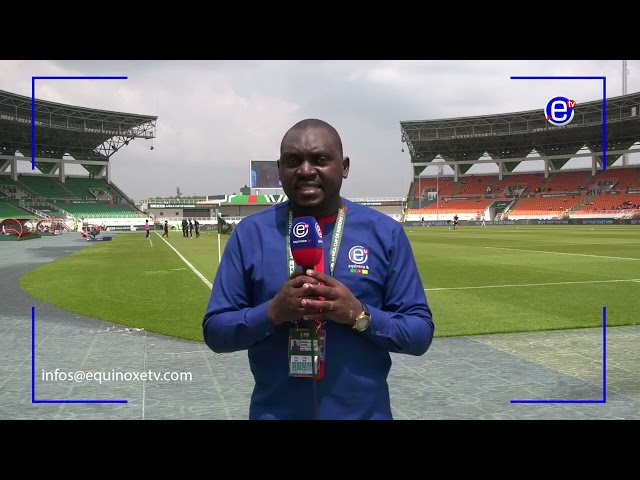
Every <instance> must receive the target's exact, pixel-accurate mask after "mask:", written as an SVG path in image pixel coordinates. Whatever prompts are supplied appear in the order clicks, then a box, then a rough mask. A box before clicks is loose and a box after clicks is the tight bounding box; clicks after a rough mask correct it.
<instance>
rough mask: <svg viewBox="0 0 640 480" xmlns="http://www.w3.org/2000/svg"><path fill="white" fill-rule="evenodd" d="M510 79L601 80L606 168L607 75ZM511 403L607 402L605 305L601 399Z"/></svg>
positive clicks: (603, 143) (604, 168)
mask: <svg viewBox="0 0 640 480" xmlns="http://www.w3.org/2000/svg"><path fill="white" fill-rule="evenodd" d="M511 80H601V81H602V169H603V170H606V169H607V77H575V76H568V77H511ZM511 403H607V307H602V399H601V400H511Z"/></svg>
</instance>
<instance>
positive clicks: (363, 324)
mask: <svg viewBox="0 0 640 480" xmlns="http://www.w3.org/2000/svg"><path fill="white" fill-rule="evenodd" d="M370 321H371V317H370V316H369V315H366V316H364V315H363V316H362V317H360V318H358V320H357V321H356V330H360V331H363V330H366V329H367V327H368V326H369V322H370Z"/></svg>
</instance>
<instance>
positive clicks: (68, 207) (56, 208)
mask: <svg viewBox="0 0 640 480" xmlns="http://www.w3.org/2000/svg"><path fill="white" fill-rule="evenodd" d="M35 103H36V108H35V109H32V99H31V97H25V96H22V95H17V94H14V93H10V92H4V91H0V160H1V161H2V163H3V168H2V171H1V172H0V218H3V217H4V218H9V217H13V216H21V217H27V218H32V217H35V219H36V220H37V221H38V225H41V224H52V221H51V220H52V219H55V222H53V223H55V225H56V226H58V225H60V226H61V227H63V228H64V229H67V230H71V229H72V228H74V226H75V225H77V224H78V223H79V222H81V223H87V222H91V223H95V224H99V225H104V226H106V228H107V229H123V230H125V229H126V230H129V229H131V228H132V227H137V228H142V227H143V225H144V221H145V219H148V218H149V216H148V215H147V214H145V213H144V212H142V211H141V210H139V209H138V208H137V206H136V205H135V203H134V201H133V200H131V199H130V198H129V197H128V196H127V195H126V194H124V192H122V191H121V190H120V189H119V188H118V187H117V186H116V185H114V184H113V183H112V182H111V177H110V165H111V162H112V156H113V155H114V154H115V153H116V152H118V151H119V150H120V149H122V148H124V147H125V146H126V145H128V144H129V142H130V141H133V140H136V139H145V140H148V139H153V138H155V123H156V120H157V117H156V116H149V115H139V114H130V113H121V112H112V111H105V110H96V109H91V108H87V107H81V106H74V105H62V104H58V103H54V102H49V101H45V100H41V99H36V101H35ZM33 111H35V123H36V126H37V131H38V142H37V143H36V145H35V148H34V147H33V145H32V144H31V141H30V140H31V138H32V135H31V130H32V112H33ZM32 149H34V150H35V151H34V152H32ZM32 154H35V155H34V158H33V159H32ZM18 162H31V163H32V165H31V167H32V168H31V170H32V172H31V173H20V172H19V171H18ZM65 165H80V166H82V167H83V168H84V169H85V170H86V172H87V174H86V175H65V173H64V172H65V168H64V167H65ZM44 220H48V222H44Z"/></svg>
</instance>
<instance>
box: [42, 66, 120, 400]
mask: <svg viewBox="0 0 640 480" xmlns="http://www.w3.org/2000/svg"><path fill="white" fill-rule="evenodd" d="M127 78H128V77H115V76H113V77H111V76H108V77H84V76H81V77H75V76H72V77H66V76H61V77H31V170H35V168H36V80H126V79H127ZM31 403H129V401H128V400H39V399H36V307H31Z"/></svg>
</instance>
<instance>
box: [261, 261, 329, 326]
mask: <svg viewBox="0 0 640 480" xmlns="http://www.w3.org/2000/svg"><path fill="white" fill-rule="evenodd" d="M307 283H311V284H316V283H318V281H317V280H316V279H315V278H311V277H309V276H307V275H306V274H305V273H304V272H299V271H295V272H293V275H291V278H290V279H289V280H287V281H286V282H285V284H284V285H283V286H282V288H281V289H280V291H279V292H278V293H277V294H276V296H275V297H273V299H271V302H269V308H268V311H267V314H268V315H269V318H270V319H271V321H272V322H273V323H274V324H275V325H282V324H283V323H285V322H293V321H295V320H299V319H301V318H302V317H303V316H304V315H307V314H310V313H316V311H315V310H314V309H308V308H304V307H303V306H302V299H303V298H311V299H314V300H317V299H318V297H312V296H309V295H308V294H306V293H305V292H306V289H305V288H304V285H305V284H307Z"/></svg>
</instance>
